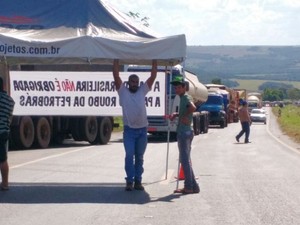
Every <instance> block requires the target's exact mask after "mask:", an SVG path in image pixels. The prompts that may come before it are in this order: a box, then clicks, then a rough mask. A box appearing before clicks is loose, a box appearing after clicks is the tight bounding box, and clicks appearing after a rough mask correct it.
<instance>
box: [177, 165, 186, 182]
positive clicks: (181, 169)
mask: <svg viewBox="0 0 300 225" xmlns="http://www.w3.org/2000/svg"><path fill="white" fill-rule="evenodd" d="M177 179H178V180H184V179H185V176H184V172H183V168H182V166H181V163H180V168H179V174H178V177H177Z"/></svg>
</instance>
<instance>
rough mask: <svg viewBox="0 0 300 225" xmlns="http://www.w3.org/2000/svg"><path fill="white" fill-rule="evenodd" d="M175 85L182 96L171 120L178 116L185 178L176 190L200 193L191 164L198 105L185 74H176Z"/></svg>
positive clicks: (173, 81) (181, 157)
mask: <svg viewBox="0 0 300 225" xmlns="http://www.w3.org/2000/svg"><path fill="white" fill-rule="evenodd" d="M171 84H172V85H174V88H175V92H176V94H177V95H179V97H180V104H179V113H173V114H172V115H171V116H170V120H174V118H175V117H178V125H177V130H176V132H177V144H178V149H179V158H180V163H181V166H182V168H183V172H184V176H185V180H184V188H183V189H179V190H175V192H176V193H182V194H193V193H199V192H200V188H199V185H198V184H197V182H196V179H195V175H194V172H193V168H192V165H191V145H192V140H193V138H194V131H193V129H192V126H191V125H192V121H193V112H194V111H195V110H196V106H195V104H194V103H193V99H192V97H191V96H189V95H188V94H187V93H186V85H187V83H186V82H185V80H184V78H183V76H175V77H174V79H173V80H172V82H171Z"/></svg>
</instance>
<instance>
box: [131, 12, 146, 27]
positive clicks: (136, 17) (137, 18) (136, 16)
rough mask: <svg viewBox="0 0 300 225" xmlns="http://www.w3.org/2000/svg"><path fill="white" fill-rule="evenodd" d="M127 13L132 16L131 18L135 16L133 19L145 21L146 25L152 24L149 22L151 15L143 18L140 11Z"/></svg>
mask: <svg viewBox="0 0 300 225" xmlns="http://www.w3.org/2000/svg"><path fill="white" fill-rule="evenodd" d="M126 14H127V16H129V17H131V18H133V19H135V20H140V21H141V22H142V23H143V25H144V26H145V27H149V26H150V24H149V22H148V21H149V19H150V18H149V17H147V16H144V17H143V18H140V14H139V13H134V12H131V11H130V12H129V13H126Z"/></svg>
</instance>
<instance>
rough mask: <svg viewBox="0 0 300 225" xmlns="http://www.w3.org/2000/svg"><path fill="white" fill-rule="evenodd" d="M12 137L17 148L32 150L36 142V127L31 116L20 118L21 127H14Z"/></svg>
mask: <svg viewBox="0 0 300 225" xmlns="http://www.w3.org/2000/svg"><path fill="white" fill-rule="evenodd" d="M11 137H12V142H13V143H14V146H15V147H16V148H18V149H28V148H31V146H32V144H33V141H34V125H33V122H32V119H31V117H30V116H23V117H21V118H20V121H19V125H18V126H14V127H12V130H11Z"/></svg>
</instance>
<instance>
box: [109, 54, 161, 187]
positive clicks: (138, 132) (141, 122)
mask: <svg viewBox="0 0 300 225" xmlns="http://www.w3.org/2000/svg"><path fill="white" fill-rule="evenodd" d="M156 75H157V61H156V60H153V61H152V70H151V75H150V77H149V78H148V79H147V81H146V82H145V83H143V84H141V85H139V77H138V76H137V75H136V74H132V75H130V76H129V78H128V82H127V85H128V87H127V86H126V83H123V82H122V80H121V78H120V74H119V60H117V59H115V60H114V65H113V77H114V81H115V87H116V90H117V91H118V95H119V97H120V105H121V107H122V114H123V124H124V132H123V140H124V148H125V172H126V178H125V179H126V187H125V190H126V191H132V190H133V189H136V190H141V191H143V190H144V187H143V185H142V174H143V172H144V168H143V163H144V153H145V151H146V147H147V142H148V139H147V126H148V120H147V112H146V104H145V96H146V95H147V93H148V92H149V91H150V90H151V87H152V85H153V83H154V81H155V79H156Z"/></svg>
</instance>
